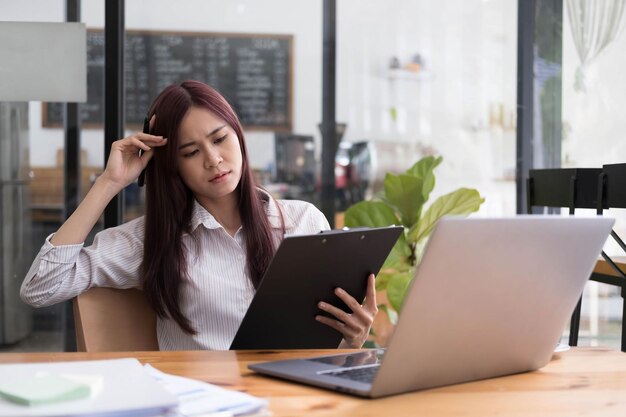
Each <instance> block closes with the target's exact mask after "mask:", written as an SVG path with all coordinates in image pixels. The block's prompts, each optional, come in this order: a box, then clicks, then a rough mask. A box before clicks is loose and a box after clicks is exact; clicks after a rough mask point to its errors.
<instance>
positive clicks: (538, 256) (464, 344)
mask: <svg viewBox="0 0 626 417" xmlns="http://www.w3.org/2000/svg"><path fill="white" fill-rule="evenodd" d="M613 222H614V221H613V219H610V218H603V217H593V218H580V217H557V216H518V217H515V218H498V219H487V218H484V219H481V218H472V219H460V218H444V219H442V220H441V221H439V223H438V225H437V227H436V229H435V230H434V232H433V234H432V235H431V238H430V240H429V242H428V245H427V248H426V252H425V254H424V256H423V260H422V263H421V264H420V266H419V269H418V271H417V273H416V277H415V279H414V281H413V284H412V286H411V288H410V289H409V292H408V293H407V297H406V299H405V305H404V306H403V308H402V311H401V314H400V320H399V322H398V324H397V326H396V329H395V332H394V335H393V338H392V340H391V342H390V344H389V346H388V349H387V352H386V354H385V358H384V362H383V365H382V366H381V368H380V370H379V372H378V375H377V376H376V379H375V380H374V384H373V387H372V392H371V395H372V396H373V397H378V396H382V395H388V394H392V393H399V392H406V391H413V390H417V389H421V388H429V387H434V386H440V385H446V384H452V383H459V382H464V381H471V380H476V379H482V378H489V377H494V376H499V375H506V374H511V373H517V372H524V371H529V370H533V369H537V368H539V367H541V366H543V365H545V364H546V363H547V362H548V361H549V360H550V357H551V355H552V352H553V350H554V348H555V346H556V344H557V342H558V341H559V338H560V335H561V333H562V332H563V330H564V328H565V325H566V323H567V321H568V318H569V316H570V315H571V313H572V311H573V309H574V307H575V305H576V303H577V301H578V298H579V297H580V294H581V293H582V290H583V287H584V285H585V282H586V281H587V279H588V277H589V275H590V274H591V271H592V270H593V267H594V264H595V261H596V259H597V257H598V256H599V254H600V251H601V249H602V246H603V244H604V242H605V241H606V238H607V236H608V234H609V232H610V230H611V227H612V225H613Z"/></svg>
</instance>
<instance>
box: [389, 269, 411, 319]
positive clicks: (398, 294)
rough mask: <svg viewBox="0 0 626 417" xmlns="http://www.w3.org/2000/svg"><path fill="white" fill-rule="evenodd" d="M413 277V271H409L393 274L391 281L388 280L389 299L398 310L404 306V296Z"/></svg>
mask: <svg viewBox="0 0 626 417" xmlns="http://www.w3.org/2000/svg"><path fill="white" fill-rule="evenodd" d="M411 279H413V272H412V271H407V272H401V273H399V274H395V275H393V276H391V278H389V282H387V299H388V300H389V303H391V306H392V307H393V308H394V309H395V310H396V311H400V309H401V308H402V303H403V302H404V296H405V295H406V290H407V288H408V287H409V284H410V283H411Z"/></svg>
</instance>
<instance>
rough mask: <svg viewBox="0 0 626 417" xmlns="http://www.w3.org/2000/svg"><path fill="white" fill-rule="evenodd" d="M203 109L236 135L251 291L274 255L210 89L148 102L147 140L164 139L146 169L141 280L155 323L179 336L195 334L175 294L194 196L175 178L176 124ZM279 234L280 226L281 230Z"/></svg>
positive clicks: (194, 87) (256, 197) (236, 126)
mask: <svg viewBox="0 0 626 417" xmlns="http://www.w3.org/2000/svg"><path fill="white" fill-rule="evenodd" d="M192 106H193V107H200V108H203V109H206V110H208V111H210V112H212V113H213V114H215V115H216V116H218V117H219V118H221V119H222V120H224V121H225V122H226V123H227V124H228V125H229V126H230V127H231V128H232V129H233V130H234V131H235V133H236V134H237V137H238V139H239V146H240V147H241V154H242V159H243V163H242V167H241V180H240V181H239V185H238V186H237V190H236V192H238V195H239V214H240V216H241V223H242V227H243V229H244V231H245V241H246V252H247V254H248V256H247V259H248V261H247V268H248V272H249V275H250V279H251V280H252V283H253V285H254V287H255V288H256V287H257V286H258V284H259V282H260V280H261V278H262V276H263V273H264V272H265V270H266V269H267V267H268V265H269V262H270V260H271V259H272V256H273V254H274V249H275V247H274V241H273V238H272V232H271V227H270V224H269V220H268V218H267V214H266V212H265V209H264V206H263V203H262V201H261V197H260V194H259V190H258V187H257V185H256V184H255V181H254V178H253V176H252V172H251V170H250V163H249V161H248V151H247V148H246V144H245V141H244V136H243V129H242V127H241V123H240V122H239V118H238V117H237V115H236V114H235V112H234V111H233V109H232V108H231V106H230V105H229V104H228V102H227V101H226V99H225V98H224V97H222V95H221V94H220V93H219V92H217V91H216V90H215V89H213V88H211V87H209V86H208V85H206V84H203V83H201V82H198V81H185V82H183V83H181V84H176V85H171V86H169V87H167V88H165V89H164V90H163V91H162V92H161V94H159V95H158V97H157V98H156V99H155V100H154V102H153V103H152V106H151V107H150V111H149V113H148V118H151V117H152V115H156V120H155V125H154V126H153V128H152V129H151V132H150V133H152V134H154V135H162V136H163V137H166V138H168V144H167V145H166V146H163V147H157V148H154V157H153V158H152V160H151V161H150V163H149V164H148V167H147V169H146V217H145V237H144V257H143V263H142V265H141V274H142V276H141V279H142V284H143V290H144V293H145V295H146V297H147V299H148V301H149V303H150V304H151V306H152V308H153V309H154V311H155V312H156V314H157V315H158V316H159V317H170V318H171V319H173V320H174V321H176V323H178V325H179V326H180V327H181V328H182V329H183V331H184V332H185V333H188V334H195V333H196V330H195V329H194V328H193V327H192V326H191V322H190V320H189V318H188V317H185V315H184V314H183V313H182V311H181V308H180V288H181V283H182V281H183V280H185V279H188V278H189V277H188V275H187V257H188V256H189V255H188V251H187V249H188V248H185V247H184V244H183V241H182V236H183V233H185V232H190V221H191V214H192V208H193V202H194V195H193V193H192V192H191V190H190V189H189V188H188V187H187V186H186V185H185V184H184V183H183V181H182V179H181V178H180V176H179V174H178V159H177V150H178V142H179V135H178V133H179V128H180V124H181V121H182V119H183V117H184V116H185V114H186V113H187V111H188V110H189V109H190V108H191V107H192ZM283 229H284V226H283Z"/></svg>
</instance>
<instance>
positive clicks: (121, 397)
mask: <svg viewBox="0 0 626 417" xmlns="http://www.w3.org/2000/svg"><path fill="white" fill-rule="evenodd" d="M0 381H1V382H2V384H3V385H2V386H3V393H4V396H0V416H3V417H4V416H6V417H8V416H11V417H26V416H28V417H36V416H47V417H66V416H67V417H72V416H85V417H87V416H99V417H145V416H156V415H168V414H171V413H175V412H176V409H177V406H178V399H177V398H176V396H175V395H173V394H171V393H170V392H168V391H167V390H166V389H164V388H163V386H162V385H161V384H159V383H158V382H156V381H155V380H154V379H153V378H151V377H150V375H149V374H148V373H147V372H146V371H145V369H144V368H143V366H142V365H141V363H139V361H138V360H136V359H112V360H101V361H77V362H47V363H28V364H10V365H0ZM61 381H62V382H61ZM7 384H13V385H14V387H15V388H13V389H12V387H11V386H7ZM85 389H86V390H87V392H85Z"/></svg>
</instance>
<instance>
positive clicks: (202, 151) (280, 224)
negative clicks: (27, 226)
mask: <svg viewBox="0 0 626 417" xmlns="http://www.w3.org/2000/svg"><path fill="white" fill-rule="evenodd" d="M148 114H149V117H150V132H151V134H148V133H136V134H134V135H132V136H129V137H127V138H124V139H121V140H118V141H116V142H114V143H113V146H112V148H111V153H110V155H109V159H108V162H107V165H106V168H105V170H104V172H103V173H102V175H101V176H100V177H98V179H97V180H96V182H95V184H94V185H93V187H92V188H91V189H90V190H89V193H88V194H87V196H86V197H85V199H84V200H83V201H82V202H81V204H80V205H79V206H78V208H77V209H76V211H75V212H74V213H73V214H72V215H71V216H70V217H69V218H68V219H67V221H66V222H65V223H64V224H63V225H62V226H61V228H60V229H59V230H58V231H57V232H56V233H55V234H53V235H51V236H49V237H48V238H47V239H46V242H45V243H44V245H43V247H42V248H41V250H40V252H39V254H38V256H37V257H36V258H35V260H34V261H33V265H32V266H31V268H30V271H29V272H28V274H27V276H26V278H25V280H24V283H23V284H22V288H21V297H22V299H23V300H24V301H25V302H26V303H28V304H31V305H33V306H36V307H39V306H47V305H51V304H54V303H57V302H60V301H64V300H68V299H70V298H73V297H75V296H77V295H78V294H80V293H82V292H84V291H86V290H87V289H89V288H91V287H94V286H100V287H115V288H132V287H136V288H142V289H143V291H144V293H145V295H146V297H147V299H148V301H149V303H150V304H151V305H152V307H153V309H154V310H155V312H156V313H157V317H158V319H157V336H158V340H159V347H160V348H161V349H162V350H184V349H228V347H229V346H230V343H231V341H232V339H233V338H234V336H235V333H236V332H237V329H238V327H239V324H240V323H241V321H242V319H243V317H244V315H245V313H246V310H247V308H248V306H249V305H250V302H251V300H252V297H253V296H254V292H255V288H256V286H257V285H258V283H259V281H260V279H261V277H262V276H263V273H264V272H265V270H266V269H267V267H268V265H269V262H270V260H271V259H272V256H273V254H274V251H275V250H276V248H277V245H278V243H279V242H280V239H281V238H282V236H284V235H285V234H302V233H316V232H319V231H320V230H323V229H328V227H329V226H328V222H327V221H326V219H325V218H324V216H323V215H322V213H321V212H320V211H319V210H317V209H316V208H315V207H314V206H312V205H311V204H308V203H305V202H302V201H280V202H279V201H275V200H274V199H272V198H271V197H270V196H269V194H267V193H266V192H265V191H263V190H261V189H259V188H258V187H257V186H256V185H255V182H254V179H253V177H252V173H251V170H250V164H249V162H248V155H247V149H246V145H245V141H244V136H243V131H242V127H241V124H240V123H239V120H238V118H237V116H236V114H235V113H234V111H233V110H232V108H231V107H230V106H229V104H228V103H227V101H226V100H225V99H224V98H223V97H222V96H221V95H220V94H219V93H218V92H217V91H215V90H214V89H212V88H211V87H209V86H207V85H205V84H203V83H200V82H197V81H186V82H183V83H182V84H180V85H172V86H169V87H167V88H166V89H165V90H163V92H161V94H159V96H158V97H157V98H156V99H155V101H154V102H153V104H152V106H151V108H150V111H149V113H148ZM150 161H152V163H150V164H148V162H150ZM144 169H146V215H145V216H144V217H141V218H139V219H136V220H133V221H130V222H128V223H125V224H123V225H120V226H118V227H113V228H109V229H106V230H103V231H101V232H100V233H98V234H97V235H96V237H95V238H94V241H93V244H92V245H91V246H89V247H84V241H85V239H86V237H87V235H88V234H89V232H90V231H91V229H92V228H93V226H94V225H95V224H96V222H97V221H98V219H99V217H100V216H101V214H102V213H103V211H104V209H105V207H106V205H107V204H108V203H109V201H111V199H112V198H113V197H114V196H115V195H116V194H117V193H119V192H120V191H121V190H123V189H124V187H126V186H127V185H129V184H130V183H132V182H133V181H135V180H136V179H137V177H138V176H139V174H140V173H141V171H142V170H144ZM336 294H337V296H339V297H340V299H341V300H343V301H344V302H345V303H346V304H347V305H348V306H350V307H351V309H352V310H353V312H352V314H347V313H345V312H344V311H342V310H340V309H338V308H336V307H334V306H332V305H328V304H326V303H320V305H319V308H320V309H321V310H324V311H326V312H328V313H330V314H331V315H333V316H334V319H333V318H329V317H326V316H322V315H318V316H317V317H316V320H318V321H320V322H321V323H324V324H326V325H328V326H330V327H332V328H334V329H336V330H337V331H339V332H341V333H342V335H343V341H342V343H341V345H340V346H341V347H351V348H358V347H361V346H362V345H363V343H364V342H365V339H366V338H367V335H368V333H369V329H370V326H371V324H372V321H373V318H374V316H375V314H376V312H377V309H376V295H375V289H374V276H373V275H372V276H370V277H369V280H368V290H367V298H366V302H365V303H364V304H363V305H361V304H360V303H359V302H358V301H357V300H355V299H354V298H353V297H351V296H350V295H349V294H347V293H345V292H344V291H342V290H341V289H337V291H336ZM286 313H287V314H288V312H286Z"/></svg>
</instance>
